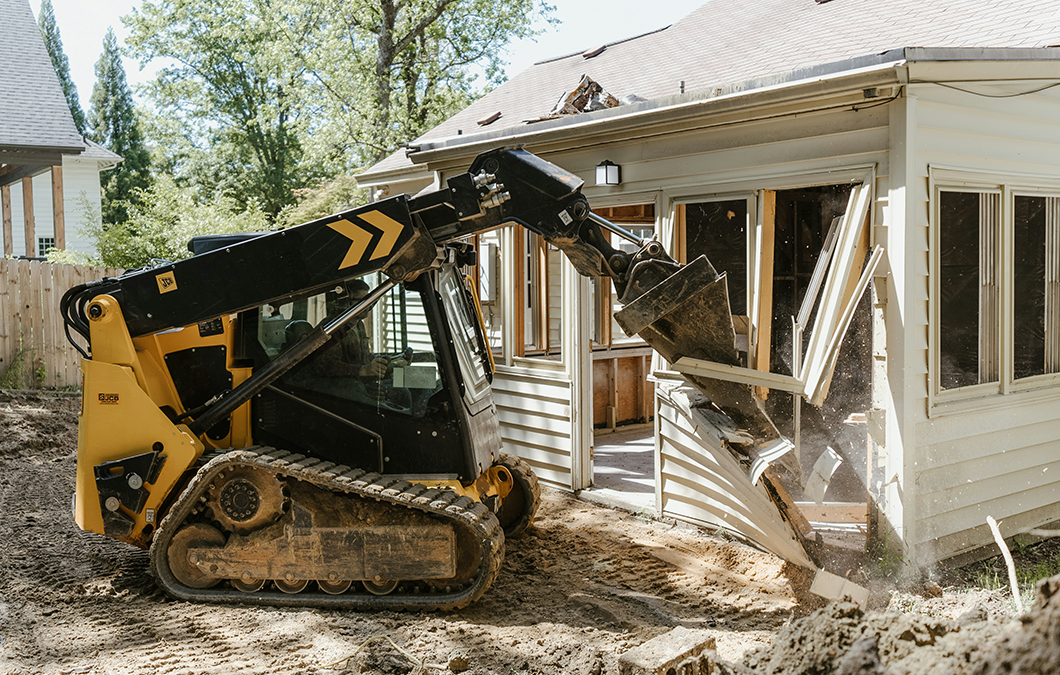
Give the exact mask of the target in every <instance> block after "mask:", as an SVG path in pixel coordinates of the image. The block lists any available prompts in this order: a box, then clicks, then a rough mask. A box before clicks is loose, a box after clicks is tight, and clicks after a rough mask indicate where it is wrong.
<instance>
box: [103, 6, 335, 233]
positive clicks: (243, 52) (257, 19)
mask: <svg viewBox="0 0 1060 675" xmlns="http://www.w3.org/2000/svg"><path fill="white" fill-rule="evenodd" d="M124 21H125V22H126V24H127V25H128V26H129V28H130V31H131V33H130V36H129V46H130V49H131V50H132V53H133V54H134V55H135V56H136V57H138V58H139V59H141V60H142V61H144V62H146V61H150V60H152V59H166V60H169V61H172V62H174V63H175V65H173V66H169V67H166V68H162V69H161V70H160V71H159V73H158V76H157V78H156V79H155V81H154V82H153V83H152V84H151V85H150V87H149V89H148V92H149V95H150V97H151V98H152V99H153V100H154V102H155V105H156V106H157V107H158V109H159V110H158V114H159V116H164V117H169V118H170V119H177V120H179V122H180V125H179V126H180V129H181V131H180V134H181V135H182V136H183V137H184V138H186V139H187V143H185V144H184V145H183V147H182V148H181V153H182V155H181V156H180V157H175V158H172V167H173V169H174V170H175V171H176V173H177V175H178V176H179V177H180V178H181V179H182V181H183V182H190V183H199V184H202V185H203V186H204V187H205V188H206V189H207V190H211V189H214V188H220V189H222V190H223V191H225V192H226V193H227V194H229V195H231V196H232V197H233V198H235V199H236V200H237V201H238V202H240V203H243V204H248V203H250V202H251V201H257V202H259V203H260V204H261V205H262V207H263V208H264V210H265V211H266V212H267V213H269V214H270V215H272V216H275V215H276V214H277V213H279V211H280V210H281V209H282V208H283V207H284V206H286V205H288V204H290V203H292V202H293V200H294V197H293V190H294V189H295V188H299V187H302V186H303V185H304V184H305V182H306V180H307V178H309V177H312V178H318V177H319V175H318V174H317V173H315V172H314V171H313V170H312V167H304V166H302V165H301V164H300V160H301V158H302V147H301V141H300V138H299V131H300V127H299V122H298V115H299V112H300V107H299V106H298V105H297V104H298V101H297V100H295V92H296V91H297V89H298V86H299V82H298V81H299V79H300V78H301V70H300V67H299V65H298V63H297V59H294V58H292V55H291V54H290V53H288V52H286V50H285V48H284V43H283V42H282V41H280V40H279V39H278V34H279V26H280V24H283V23H285V22H287V23H289V21H288V20H287V19H286V18H285V17H284V16H283V15H281V14H277V13H276V12H274V11H273V10H272V7H271V3H270V2H267V1H265V0H262V1H261V2H258V1H256V0H231V1H223V2H222V1H221V0H197V1H193V0H146V1H145V2H144V3H143V5H142V7H141V8H140V9H139V10H134V11H133V13H132V14H131V15H129V16H127V17H125V18H124Z"/></svg>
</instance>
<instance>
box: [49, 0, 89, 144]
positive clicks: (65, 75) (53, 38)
mask: <svg viewBox="0 0 1060 675" xmlns="http://www.w3.org/2000/svg"><path fill="white" fill-rule="evenodd" d="M37 22H38V23H39V24H40V33H41V36H42V37H43V38H44V46H45V47H47V48H48V55H49V56H50V57H51V59H52V67H53V68H55V74H56V75H58V76H59V84H60V85H62V88H63V96H65V97H66V104H67V105H68V106H70V114H71V115H72V116H73V118H74V125H75V126H76V127H77V133H79V134H81V135H82V136H83V135H85V132H86V131H87V130H88V124H87V122H86V121H85V111H84V110H82V109H81V99H80V97H79V96H78V95H77V85H75V84H74V81H73V79H72V78H71V77H70V60H69V59H68V58H66V52H64V51H63V40H62V38H61V37H60V36H59V25H58V24H57V23H56V22H55V10H54V9H53V8H52V0H41V3H40V16H39V17H38V18H37Z"/></svg>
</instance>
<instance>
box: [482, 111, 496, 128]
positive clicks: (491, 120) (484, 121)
mask: <svg viewBox="0 0 1060 675" xmlns="http://www.w3.org/2000/svg"><path fill="white" fill-rule="evenodd" d="M500 118H501V113H500V111H499V110H498V111H497V112H495V113H493V114H492V115H490V116H489V117H487V118H485V119H481V120H479V121H478V125H479V126H480V127H484V126H487V125H489V124H493V123H494V122H496V121H497V120H499V119H500Z"/></svg>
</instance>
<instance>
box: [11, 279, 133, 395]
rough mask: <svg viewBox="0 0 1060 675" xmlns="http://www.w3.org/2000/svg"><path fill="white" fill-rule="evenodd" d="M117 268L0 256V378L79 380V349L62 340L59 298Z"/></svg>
mask: <svg viewBox="0 0 1060 675" xmlns="http://www.w3.org/2000/svg"><path fill="white" fill-rule="evenodd" d="M120 273H121V270H117V269H112V268H105V267H85V266H78V265H53V264H51V263H46V262H40V261H37V260H12V259H6V258H0V382H2V383H3V384H4V385H6V386H9V387H12V388H27V387H30V388H36V387H79V386H81V355H80V354H78V353H77V350H75V349H74V348H73V347H72V346H71V345H70V343H69V342H68V341H67V340H66V333H65V331H64V330H63V319H62V316H61V314H60V313H59V300H61V299H62V297H63V294H64V293H66V291H67V290H68V289H70V288H72V287H73V286H76V285H77V284H81V283H85V282H86V281H92V280H93V279H99V278H101V277H104V276H117V275H118V274H120ZM75 336H76V334H75ZM82 346H84V345H83V344H82Z"/></svg>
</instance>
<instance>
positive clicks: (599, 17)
mask: <svg viewBox="0 0 1060 675" xmlns="http://www.w3.org/2000/svg"><path fill="white" fill-rule="evenodd" d="M500 1H503V0H500ZM705 2H706V0H661V1H660V0H654V1H653V0H551V4H553V5H555V6H556V17H557V18H559V19H560V21H561V22H562V23H560V25H558V26H555V27H548V30H547V31H546V32H544V33H542V34H541V35H539V36H537V38H536V41H535V40H521V41H519V42H516V43H513V44H512V45H510V47H509V50H508V58H507V60H508V62H509V65H508V66H507V67H506V71H507V73H508V76H509V77H511V76H514V75H515V74H516V73H519V72H521V71H523V70H525V69H526V68H528V67H529V66H531V65H533V64H534V63H535V62H536V61H541V60H543V59H549V58H553V57H556V56H563V55H566V54H571V53H574V52H580V51H585V50H586V49H589V48H591V47H595V46H598V45H602V44H606V43H608V42H614V41H615V40H621V39H623V38H628V37H633V36H635V35H641V34H642V33H647V32H648V31H652V30H655V29H658V28H662V27H664V26H668V25H670V24H672V23H675V22H677V21H678V20H680V19H681V18H683V17H684V16H686V15H687V14H689V13H690V12H691V11H692V10H694V9H696V8H698V7H699V6H700V5H702V4H704V3H705ZM30 6H31V7H32V8H33V15H34V16H39V15H40V0H30ZM139 6H140V0H52V7H53V8H54V9H55V21H56V23H58V25H59V33H60V34H61V35H62V40H63V49H64V51H65V52H66V56H67V57H68V58H69V59H70V74H71V76H72V77H73V80H74V84H75V85H77V93H78V95H79V96H80V98H81V107H82V108H84V109H85V112H88V101H89V97H91V96H92V87H93V85H94V84H95V81H96V75H95V64H96V60H97V59H99V55H100V52H102V51H103V36H104V35H105V34H106V32H107V28H108V27H113V28H114V32H115V34H116V35H117V37H118V43H119V44H121V45H124V44H125V37H126V35H127V34H128V31H126V30H125V27H124V26H123V25H122V22H121V17H122V16H123V15H125V14H128V13H129V12H131V11H132V9H133V8H134V7H139ZM155 71H156V66H153V65H152V64H147V65H146V67H145V68H143V69H141V64H139V63H138V62H137V61H135V60H133V59H125V74H126V77H127V78H128V79H129V83H130V84H132V85H134V86H135V85H138V84H142V83H144V82H147V81H148V80H150V79H151V78H152V77H153V76H154V73H155Z"/></svg>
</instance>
